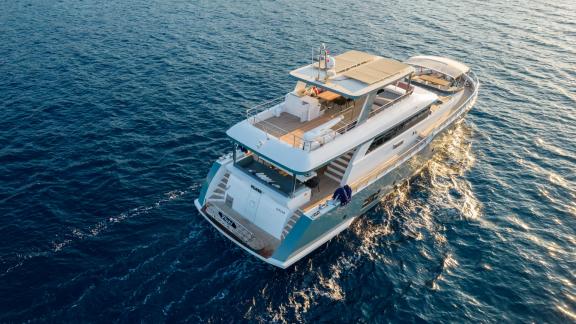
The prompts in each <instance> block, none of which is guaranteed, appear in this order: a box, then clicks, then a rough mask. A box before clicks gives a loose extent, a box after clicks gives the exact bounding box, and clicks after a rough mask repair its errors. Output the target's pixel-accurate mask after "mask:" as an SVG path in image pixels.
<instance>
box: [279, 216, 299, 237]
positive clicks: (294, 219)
mask: <svg viewBox="0 0 576 324" xmlns="http://www.w3.org/2000/svg"><path fill="white" fill-rule="evenodd" d="M302 215H303V214H302V212H301V211H299V210H297V211H295V212H294V213H293V214H292V216H290V219H288V221H287V222H286V225H284V229H283V230H282V236H281V237H280V239H281V240H283V239H284V238H285V237H286V235H288V233H290V230H291V229H292V227H294V224H296V222H297V221H298V220H299V219H300V217H301V216H302Z"/></svg>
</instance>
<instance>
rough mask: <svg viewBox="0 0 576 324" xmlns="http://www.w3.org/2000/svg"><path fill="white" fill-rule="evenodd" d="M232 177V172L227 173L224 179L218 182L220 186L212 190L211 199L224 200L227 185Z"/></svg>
mask: <svg viewBox="0 0 576 324" xmlns="http://www.w3.org/2000/svg"><path fill="white" fill-rule="evenodd" d="M229 178H230V173H226V174H225V175H224V176H223V177H222V179H221V180H220V183H219V184H218V187H216V190H214V192H212V195H211V196H210V200H212V201H214V200H220V201H223V200H224V196H225V194H226V185H227V184H228V179H229Z"/></svg>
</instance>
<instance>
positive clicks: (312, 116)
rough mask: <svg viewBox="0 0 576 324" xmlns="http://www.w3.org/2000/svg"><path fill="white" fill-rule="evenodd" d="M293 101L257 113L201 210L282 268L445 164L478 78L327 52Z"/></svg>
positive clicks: (432, 61)
mask: <svg viewBox="0 0 576 324" xmlns="http://www.w3.org/2000/svg"><path fill="white" fill-rule="evenodd" d="M290 75H291V76H292V77H293V78H295V79H296V85H295V87H294V89H293V90H292V91H291V92H289V93H287V94H286V95H284V96H282V97H280V98H277V99H273V100H271V101H268V102H265V103H262V104H260V105H257V106H254V107H250V108H248V109H247V110H246V118H245V119H244V120H242V121H240V122H239V123H237V124H235V125H234V126H232V127H231V128H230V129H229V130H228V131H227V132H226V134H227V135H228V137H229V138H230V139H231V142H232V145H233V147H231V152H229V153H228V154H225V155H223V156H221V157H220V158H219V159H218V160H217V161H215V162H214V163H213V165H212V167H211V169H210V170H209V172H208V175H207V178H206V181H205V183H204V184H203V186H202V189H201V192H200V195H199V197H198V199H196V200H195V205H196V207H197V209H198V211H199V212H200V214H201V215H202V216H203V217H204V218H205V219H206V220H207V221H208V222H209V223H210V224H212V226H214V228H216V229H217V230H218V231H219V232H220V233H221V234H222V235H223V236H225V237H226V238H228V239H229V240H230V241H232V242H234V243H235V244H236V245H238V246H239V247H240V248H242V249H244V250H245V251H247V252H248V253H250V254H252V255H253V256H255V257H257V258H259V259H261V260H262V261H264V262H267V263H269V264H272V265H274V266H277V267H280V268H287V267H289V266H291V265H292V264H294V263H295V262H297V261H298V260H300V259H302V258H303V257H305V256H306V255H308V254H309V253H311V252H312V251H314V250H315V249H317V248H318V247H319V246H321V245H322V244H324V243H326V242H327V241H328V240H330V239H331V238H333V237H335V236H336V235H338V234H339V233H340V232H342V231H343V230H345V229H346V228H348V227H349V226H350V224H351V223H352V222H354V220H355V219H356V218H358V217H361V215H363V214H364V213H365V212H366V211H367V210H369V209H370V208H371V207H373V206H374V205H376V204H377V203H378V202H379V201H380V200H381V199H382V198H383V196H384V195H386V194H387V193H389V192H391V191H392V190H393V189H394V188H395V186H396V185H397V184H399V183H400V182H401V181H406V180H408V179H409V178H410V177H411V176H413V175H414V174H416V173H417V172H419V171H420V170H421V169H422V168H423V167H424V166H425V164H426V161H427V160H429V159H430V158H431V156H432V155H433V154H434V147H435V145H438V141H435V139H437V138H438V135H439V134H441V133H443V132H446V130H448V129H449V128H450V127H451V125H454V124H455V123H456V122H457V121H459V120H461V119H462V118H463V117H464V115H465V114H466V112H468V111H469V110H470V109H471V108H472V106H473V105H474V103H475V101H476V98H477V96H478V89H479V86H480V83H479V81H478V79H477V77H476V76H475V74H474V73H473V72H471V71H470V68H469V67H468V66H466V65H464V64H462V63H460V62H457V61H455V60H452V59H449V58H444V57H437V56H414V57H411V58H409V59H408V60H406V61H404V62H401V61H397V60H394V59H390V58H385V57H381V56H378V55H373V54H369V53H365V52H361V51H355V50H351V51H348V52H345V53H342V54H339V55H334V56H332V55H331V54H330V52H329V51H328V50H327V49H326V47H325V45H322V46H321V47H320V48H319V49H316V50H314V51H313V55H312V60H311V62H310V64H309V65H306V66H304V67H300V68H297V69H295V70H293V71H291V72H290Z"/></svg>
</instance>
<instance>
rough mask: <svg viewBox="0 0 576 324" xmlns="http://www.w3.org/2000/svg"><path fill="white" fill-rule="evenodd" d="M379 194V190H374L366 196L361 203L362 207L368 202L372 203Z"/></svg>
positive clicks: (368, 203)
mask: <svg viewBox="0 0 576 324" xmlns="http://www.w3.org/2000/svg"><path fill="white" fill-rule="evenodd" d="M379 194H380V190H378V191H376V192H375V193H373V194H371V195H370V196H368V198H366V199H364V202H363V203H362V208H365V207H366V206H368V205H370V203H372V202H373V201H374V200H376V198H378V195H379Z"/></svg>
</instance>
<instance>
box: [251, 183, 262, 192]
mask: <svg viewBox="0 0 576 324" xmlns="http://www.w3.org/2000/svg"><path fill="white" fill-rule="evenodd" d="M250 187H251V188H252V189H254V190H256V191H257V192H258V193H262V190H260V189H259V188H256V187H254V185H250Z"/></svg>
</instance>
